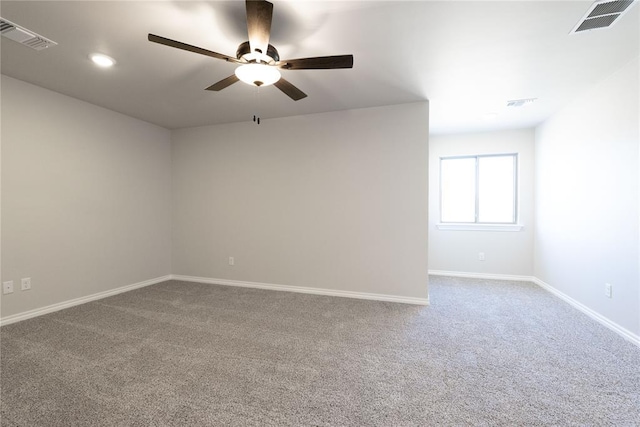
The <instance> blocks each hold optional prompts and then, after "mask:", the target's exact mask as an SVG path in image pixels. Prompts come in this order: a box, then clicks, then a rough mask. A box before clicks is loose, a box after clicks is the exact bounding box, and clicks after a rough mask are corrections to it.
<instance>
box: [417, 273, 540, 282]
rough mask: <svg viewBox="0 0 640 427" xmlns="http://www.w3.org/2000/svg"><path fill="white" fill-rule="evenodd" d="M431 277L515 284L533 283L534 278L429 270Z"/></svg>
mask: <svg viewBox="0 0 640 427" xmlns="http://www.w3.org/2000/svg"><path fill="white" fill-rule="evenodd" d="M429 275H430V276H449V277H467V278H470V279H488V280H511V281H513V282H533V277H532V276H516V275H513V274H492V273H467V272H464V271H442V270H429Z"/></svg>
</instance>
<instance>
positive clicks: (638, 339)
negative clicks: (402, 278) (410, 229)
mask: <svg viewBox="0 0 640 427" xmlns="http://www.w3.org/2000/svg"><path fill="white" fill-rule="evenodd" d="M429 275H432V276H449V277H466V278H471V279H490V280H512V281H517V282H532V283H534V284H536V285H538V286H540V287H541V288H542V289H544V290H546V291H548V292H551V293H552V294H554V295H555V296H557V297H558V298H560V299H561V300H563V301H564V302H566V303H568V304H569V305H571V306H573V307H574V308H576V309H578V310H580V311H581V312H583V313H584V314H586V315H587V316H589V317H591V318H592V319H593V320H595V321H596V322H598V323H600V324H601V325H603V326H605V327H607V328H609V329H611V330H612V331H613V332H615V333H617V334H618V335H620V336H621V337H622V338H624V339H626V340H627V341H630V342H631V343H633V344H635V345H637V346H638V347H640V336H638V335H636V334H634V333H633V332H631V331H630V330H628V329H626V328H623V327H622V326H620V325H618V324H617V323H615V322H614V321H612V320H610V319H608V318H606V317H604V316H603V315H601V314H599V313H597V312H595V311H594V310H592V309H590V308H589V307H587V306H586V305H584V304H582V303H580V302H578V301H576V300H575V299H573V298H571V297H570V296H569V295H567V294H565V293H563V292H561V291H559V290H557V289H556V288H554V287H553V286H551V285H549V284H548V283H545V282H543V281H542V280H540V279H538V278H537V277H535V276H513V275H507V274H486V273H467V272H459V271H442V270H429Z"/></svg>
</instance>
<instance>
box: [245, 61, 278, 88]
mask: <svg viewBox="0 0 640 427" xmlns="http://www.w3.org/2000/svg"><path fill="white" fill-rule="evenodd" d="M235 73H236V76H237V77H238V78H239V79H240V80H242V81H243V82H245V83H246V84H249V85H251V86H269V85H272V84H274V83H275V82H277V81H278V80H280V71H278V69H277V68H275V67H271V66H269V65H265V64H256V63H252V64H245V65H241V66H239V67H238V68H236V71H235Z"/></svg>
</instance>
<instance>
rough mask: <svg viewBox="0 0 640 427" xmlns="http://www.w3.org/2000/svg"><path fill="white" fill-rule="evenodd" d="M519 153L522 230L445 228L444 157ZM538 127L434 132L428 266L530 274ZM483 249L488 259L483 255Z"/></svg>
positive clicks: (431, 149) (431, 151)
mask: <svg viewBox="0 0 640 427" xmlns="http://www.w3.org/2000/svg"><path fill="white" fill-rule="evenodd" d="M504 153H518V169H519V181H518V195H519V203H518V205H519V206H518V209H519V220H518V223H519V224H521V225H522V226H523V228H522V230H520V231H475V230H474V231H466V230H465V231H459V230H440V229H438V228H437V225H438V224H439V222H440V196H439V195H440V179H439V177H440V157H447V156H461V155H481V154H504ZM533 170H534V130H533V129H522V130H506V131H496V132H481V133H465V134H455V135H432V136H431V137H430V138H429V269H430V270H432V271H440V272H442V271H444V272H456V273H480V274H500V275H511V276H531V275H532V273H533V228H534V219H533ZM479 252H484V254H485V260H484V261H480V260H479V259H478V253H479Z"/></svg>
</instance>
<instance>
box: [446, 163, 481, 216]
mask: <svg viewBox="0 0 640 427" xmlns="http://www.w3.org/2000/svg"><path fill="white" fill-rule="evenodd" d="M440 174H441V175H440V180H441V181H440V184H441V186H442V188H441V197H442V200H441V208H442V218H441V221H442V222H475V216H476V214H475V210H476V196H475V192H476V159H475V158H462V159H442V160H441V161H440Z"/></svg>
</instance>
